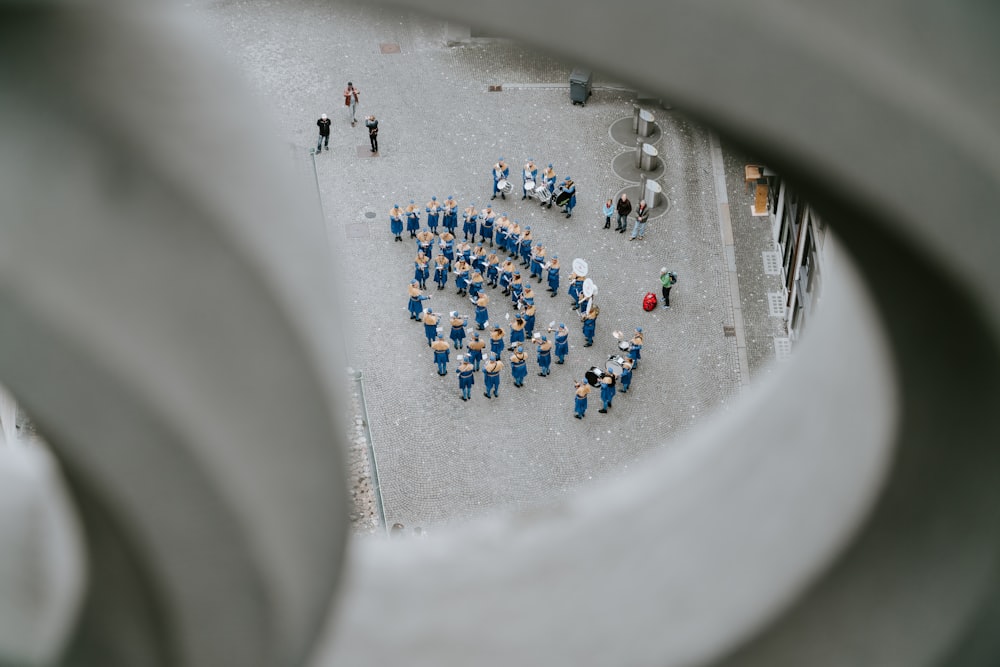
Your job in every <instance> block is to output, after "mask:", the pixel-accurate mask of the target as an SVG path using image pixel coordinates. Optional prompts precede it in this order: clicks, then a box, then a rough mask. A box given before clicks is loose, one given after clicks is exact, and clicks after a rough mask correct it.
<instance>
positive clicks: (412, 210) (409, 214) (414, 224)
mask: <svg viewBox="0 0 1000 667" xmlns="http://www.w3.org/2000/svg"><path fill="white" fill-rule="evenodd" d="M406 231H408V232H410V238H411V239H415V238H417V232H419V231H420V209H419V208H418V207H417V205H416V204H414V203H413V200H412V199H411V200H410V203H409V204H407V206H406Z"/></svg>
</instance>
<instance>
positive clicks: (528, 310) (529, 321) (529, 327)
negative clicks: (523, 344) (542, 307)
mask: <svg viewBox="0 0 1000 667" xmlns="http://www.w3.org/2000/svg"><path fill="white" fill-rule="evenodd" d="M534 333H535V304H534V303H528V302H527V301H525V304H524V335H526V336H527V337H528V338H531V336H532V334H534Z"/></svg>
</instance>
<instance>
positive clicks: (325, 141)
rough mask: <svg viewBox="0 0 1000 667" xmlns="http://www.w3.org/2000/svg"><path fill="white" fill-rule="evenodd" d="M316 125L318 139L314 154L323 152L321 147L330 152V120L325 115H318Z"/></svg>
mask: <svg viewBox="0 0 1000 667" xmlns="http://www.w3.org/2000/svg"><path fill="white" fill-rule="evenodd" d="M316 125H317V126H318V127H319V139H318V140H317V141H316V152H317V153H319V152H321V151H322V150H323V146H326V150H330V119H329V118H327V117H326V114H325V113H323V114H320V115H319V120H317V121H316Z"/></svg>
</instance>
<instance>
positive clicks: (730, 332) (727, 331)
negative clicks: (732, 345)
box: [722, 324, 736, 338]
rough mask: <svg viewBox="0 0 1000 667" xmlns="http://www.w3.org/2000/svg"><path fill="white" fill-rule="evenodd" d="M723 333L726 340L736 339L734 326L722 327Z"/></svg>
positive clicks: (726, 325)
mask: <svg viewBox="0 0 1000 667" xmlns="http://www.w3.org/2000/svg"><path fill="white" fill-rule="evenodd" d="M722 333H723V334H724V335H725V336H726V338H735V337H736V327H734V326H732V325H731V324H724V325H722Z"/></svg>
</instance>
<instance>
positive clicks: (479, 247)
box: [472, 243, 486, 273]
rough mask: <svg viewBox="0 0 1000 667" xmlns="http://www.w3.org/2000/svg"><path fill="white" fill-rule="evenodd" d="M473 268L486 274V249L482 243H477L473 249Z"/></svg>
mask: <svg viewBox="0 0 1000 667" xmlns="http://www.w3.org/2000/svg"><path fill="white" fill-rule="evenodd" d="M472 268H474V269H475V270H476V271H479V272H480V273H486V248H484V247H483V244H482V243H477V244H476V247H475V248H473V249H472Z"/></svg>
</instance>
